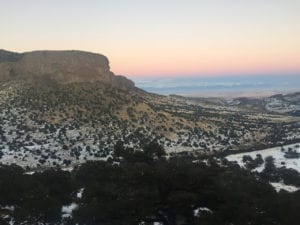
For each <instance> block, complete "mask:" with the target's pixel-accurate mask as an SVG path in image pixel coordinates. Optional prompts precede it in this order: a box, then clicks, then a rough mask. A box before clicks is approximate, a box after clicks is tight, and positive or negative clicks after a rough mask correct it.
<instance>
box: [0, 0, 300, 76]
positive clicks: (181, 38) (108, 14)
mask: <svg viewBox="0 0 300 225" xmlns="http://www.w3.org/2000/svg"><path fill="white" fill-rule="evenodd" d="M0 3H1V7H0V28H1V33H0V48H2V49H6V50H12V51H18V52H23V51H32V50H43V49H47V50H63V49H64V50H65V49H78V50H85V51H92V52H97V53H102V54H104V55H106V56H107V57H108V58H109V59H110V64H111V68H112V71H113V72H115V73H116V74H123V75H126V76H129V77H139V76H140V77H143V76H154V77H155V76H209V75H210V76H222V75H242V74H248V75H249V74H253V75H258V74H283V75H284V74H296V75H297V74H298V75H300V1H299V0H251V1H249V0H151V1H146V0H145V1H143V0H0Z"/></svg>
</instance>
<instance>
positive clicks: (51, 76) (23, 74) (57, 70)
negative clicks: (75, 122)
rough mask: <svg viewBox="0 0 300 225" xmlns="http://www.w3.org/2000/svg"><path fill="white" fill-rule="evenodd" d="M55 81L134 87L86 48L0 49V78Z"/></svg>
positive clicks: (102, 57) (7, 79)
mask: <svg viewBox="0 0 300 225" xmlns="http://www.w3.org/2000/svg"><path fill="white" fill-rule="evenodd" d="M10 80H27V81H32V82H35V81H40V80H42V81H54V82H58V83H60V84H68V83H82V82H101V83H105V84H108V85H112V86H116V87H119V88H131V87H134V83H133V82H132V81H130V80H128V79H126V78H125V77H122V76H115V75H114V74H113V73H112V72H111V71H110V68H109V61H108V59H107V58H106V57H105V56H103V55H100V54H95V53H89V52H83V51H34V52H26V53H22V54H19V53H13V52H8V51H4V50H1V51H0V81H2V82H3V81H4V82H5V81H10Z"/></svg>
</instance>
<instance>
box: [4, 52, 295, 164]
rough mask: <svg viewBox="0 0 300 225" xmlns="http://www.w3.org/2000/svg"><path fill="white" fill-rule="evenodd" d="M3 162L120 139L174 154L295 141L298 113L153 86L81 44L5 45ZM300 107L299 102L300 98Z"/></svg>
mask: <svg viewBox="0 0 300 225" xmlns="http://www.w3.org/2000/svg"><path fill="white" fill-rule="evenodd" d="M0 59H1V60H0V86H1V87H0V109H1V110H0V138H1V142H0V150H1V151H0V157H1V159H0V161H1V162H2V163H5V164H11V163H16V164H18V165H21V166H23V167H26V166H29V167H49V166H70V165H75V164H78V163H82V162H85V161H87V160H94V159H108V158H110V157H111V152H112V150H113V149H114V146H115V144H116V143H117V142H118V141H122V142H124V143H125V145H126V146H129V147H135V148H140V147H141V146H143V145H144V144H145V143H146V142H147V141H148V140H152V139H157V141H158V142H159V143H160V144H162V145H163V146H164V147H165V149H166V150H167V152H168V153H169V154H174V153H180V154H185V153H181V152H192V153H193V154H212V153H215V152H219V151H225V150H249V149H250V150H251V149H254V148H263V147H266V146H269V145H281V144H283V143H289V142H295V141H297V140H299V138H300V126H299V121H300V120H299V116H297V115H292V114H286V113H283V114H279V113H277V112H272V111H269V110H264V109H262V110H260V111H257V110H256V109H254V108H253V109H252V108H251V107H244V106H245V104H242V105H240V106H238V107H235V106H231V105H224V104H219V102H220V101H221V100H217V101H216V102H213V103H212V102H209V104H208V103H207V101H206V100H204V99H202V100H199V101H200V102H199V101H198V102H193V101H191V100H190V99H188V98H177V97H174V96H170V97H166V96H160V95H156V94H151V93H147V92H145V91H143V90H141V89H139V88H137V87H135V86H134V83H133V82H132V81H130V80H128V79H126V78H125V77H122V76H116V75H114V73H113V72H111V71H110V68H109V61H108V59H107V58H106V57H105V56H103V55H100V54H95V53H88V52H82V51H36V52H28V53H21V54H19V53H10V52H7V51H0ZM296 104H298V106H299V102H298V103H296Z"/></svg>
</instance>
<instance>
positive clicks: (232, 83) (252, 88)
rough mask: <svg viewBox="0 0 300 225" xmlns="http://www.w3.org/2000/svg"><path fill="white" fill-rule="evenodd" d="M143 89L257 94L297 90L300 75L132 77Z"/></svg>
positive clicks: (165, 92)
mask: <svg viewBox="0 0 300 225" xmlns="http://www.w3.org/2000/svg"><path fill="white" fill-rule="evenodd" d="M134 81H135V84H136V86H138V87H139V88H142V89H144V90H146V91H149V92H153V93H157V94H163V95H169V94H178V95H184V96H199V97H259V96H270V95H273V94H278V93H281V94H284V93H291V92H299V91H300V76H234V77H210V78H208V77H206V78H204V77H189V78H186V77H176V78H170V77H169V78H136V79H134Z"/></svg>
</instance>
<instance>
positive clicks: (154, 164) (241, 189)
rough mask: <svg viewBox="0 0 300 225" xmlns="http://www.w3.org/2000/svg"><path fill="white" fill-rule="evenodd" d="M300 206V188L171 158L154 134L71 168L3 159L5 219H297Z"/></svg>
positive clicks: (169, 222)
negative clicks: (66, 212) (28, 166)
mask: <svg viewBox="0 0 300 225" xmlns="http://www.w3.org/2000/svg"><path fill="white" fill-rule="evenodd" d="M80 189H83V193H82V197H81V198H78V196H76V195H77V193H78V190H80ZM71 203H76V204H77V205H78V207H77V208H76V209H75V210H74V211H73V213H72V217H70V218H62V207H63V206H64V205H69V204H71ZM12 207H13V208H12ZM299 209H300V191H297V192H294V193H288V192H284V191H281V192H279V193H277V192H276V191H275V190H274V189H273V187H272V186H271V185H269V184H268V182H267V181H265V179H261V178H260V177H259V176H257V175H254V174H252V173H251V172H249V171H248V170H246V169H241V168H239V166H238V165H235V164H231V163H228V162H227V163H224V164H223V165H222V166H220V165H219V164H217V163H216V161H215V160H213V159H208V161H207V162H205V163H204V162H202V161H201V160H199V159H197V158H194V157H192V156H181V157H176V156H175V157H171V158H168V159H167V158H166V157H165V152H164V150H163V149H162V147H160V146H159V145H158V144H156V143H155V142H150V143H149V144H147V145H146V146H144V148H143V151H138V150H133V149H130V148H124V147H123V145H122V144H121V143H118V144H117V145H116V147H115V153H114V158H113V159H112V160H108V161H95V162H87V163H85V164H82V165H81V166H79V167H76V168H74V170H73V171H72V172H66V171H62V170H59V169H49V170H46V171H43V172H36V173H34V174H32V175H28V174H25V171H24V170H23V169H22V168H20V167H18V166H4V165H2V166H0V224H9V221H10V220H11V218H13V220H14V222H15V224H28V225H29V224H38V222H39V223H40V224H45V223H50V224H70V225H71V224H80V225H81V224H86V225H94V224H95V225H96V224H100V225H139V224H143V225H152V224H153V223H154V222H160V223H161V224H163V225H180V224H181V225H184V224H186V225H197V224H199V225H200V224H201V225H219V224H223V225H244V224H245V225H246V224H249V225H250V224H251V225H272V224H273V225H275V224H278V225H285V224H286V225H293V224H295V225H296V224H297V225H298V224H299V221H300V214H299V213H298V210H299Z"/></svg>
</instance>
